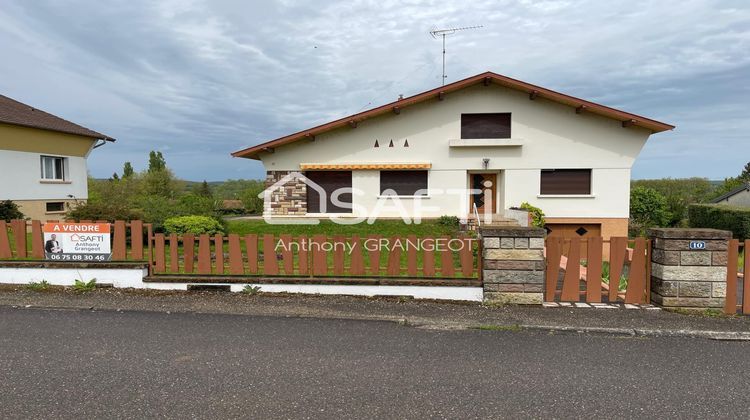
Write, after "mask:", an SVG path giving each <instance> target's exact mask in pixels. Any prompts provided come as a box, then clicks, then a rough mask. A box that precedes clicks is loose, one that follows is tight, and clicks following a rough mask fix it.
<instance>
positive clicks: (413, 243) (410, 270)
mask: <svg viewBox="0 0 750 420" xmlns="http://www.w3.org/2000/svg"><path fill="white" fill-rule="evenodd" d="M406 273H407V274H408V275H409V276H411V277H416V276H417V235H408V236H407V237H406Z"/></svg>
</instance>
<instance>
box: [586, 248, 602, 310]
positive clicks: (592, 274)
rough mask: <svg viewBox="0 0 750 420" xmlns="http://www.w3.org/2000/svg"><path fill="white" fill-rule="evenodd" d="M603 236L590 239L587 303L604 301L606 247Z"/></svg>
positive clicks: (587, 268)
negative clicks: (603, 282)
mask: <svg viewBox="0 0 750 420" xmlns="http://www.w3.org/2000/svg"><path fill="white" fill-rule="evenodd" d="M603 245H604V244H603V240H602V237H601V236H596V237H592V238H589V241H588V247H587V252H588V256H587V257H586V302H588V303H599V302H601V301H602V257H603V256H604V254H603V251H604V246H603Z"/></svg>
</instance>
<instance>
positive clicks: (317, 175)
mask: <svg viewBox="0 0 750 420" xmlns="http://www.w3.org/2000/svg"><path fill="white" fill-rule="evenodd" d="M305 176H306V177H307V178H308V179H309V180H310V181H312V182H314V183H316V184H317V185H318V186H319V187H321V188H322V189H323V190H324V191H325V194H319V193H318V191H316V189H315V188H313V187H312V186H310V185H308V186H307V212H308V213H351V212H352V206H351V203H352V193H351V188H352V171H308V172H305ZM341 188H348V189H349V190H348V191H349V192H346V193H342V194H339V195H338V201H340V202H341V203H343V204H344V205H341V206H339V205H336V204H335V203H334V202H333V194H334V193H335V192H336V191H337V190H339V189H341ZM344 191H347V190H344ZM323 203H324V204H325V208H323V207H324V206H323Z"/></svg>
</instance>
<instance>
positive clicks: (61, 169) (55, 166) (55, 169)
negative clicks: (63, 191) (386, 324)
mask: <svg viewBox="0 0 750 420" xmlns="http://www.w3.org/2000/svg"><path fill="white" fill-rule="evenodd" d="M42 179H47V180H52V181H64V180H65V158H64V157H58V156H42Z"/></svg>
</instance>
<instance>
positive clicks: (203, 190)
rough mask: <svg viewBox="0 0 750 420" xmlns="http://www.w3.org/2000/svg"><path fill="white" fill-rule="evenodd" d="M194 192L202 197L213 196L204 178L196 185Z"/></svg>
mask: <svg viewBox="0 0 750 420" xmlns="http://www.w3.org/2000/svg"><path fill="white" fill-rule="evenodd" d="M195 193H196V194H198V195H200V196H203V197H212V198H213V196H214V194H213V191H211V186H210V185H208V182H206V180H205V179H204V180H203V182H202V183H201V185H200V186H199V187H198V190H197V191H196V192H195Z"/></svg>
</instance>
